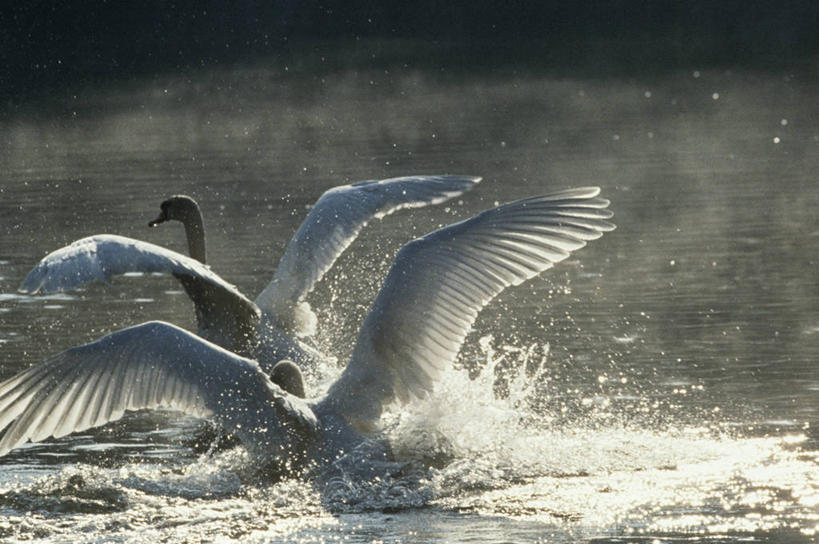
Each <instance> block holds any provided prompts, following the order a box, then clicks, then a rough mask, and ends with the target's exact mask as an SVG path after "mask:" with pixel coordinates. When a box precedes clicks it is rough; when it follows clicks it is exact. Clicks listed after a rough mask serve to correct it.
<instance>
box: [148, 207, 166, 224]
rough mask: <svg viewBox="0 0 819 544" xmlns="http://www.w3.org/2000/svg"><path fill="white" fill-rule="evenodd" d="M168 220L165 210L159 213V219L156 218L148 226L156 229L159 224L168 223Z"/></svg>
mask: <svg viewBox="0 0 819 544" xmlns="http://www.w3.org/2000/svg"><path fill="white" fill-rule="evenodd" d="M167 220H168V217H167V216H166V215H165V210H162V211H161V212H160V213H159V217H157V218H156V219H154V220H153V221H150V222H148V226H149V227H155V226H157V225H158V224H160V223H164V222H165V221H167Z"/></svg>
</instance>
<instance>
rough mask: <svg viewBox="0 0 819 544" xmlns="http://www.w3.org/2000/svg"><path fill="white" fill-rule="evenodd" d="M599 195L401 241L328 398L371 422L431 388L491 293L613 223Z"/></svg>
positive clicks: (579, 192)
mask: <svg viewBox="0 0 819 544" xmlns="http://www.w3.org/2000/svg"><path fill="white" fill-rule="evenodd" d="M599 192H600V191H599V189H598V188H596V187H589V188H579V189H572V190H567V191H562V192H559V193H554V194H550V195H547V196H540V197H534V198H527V199H524V200H519V201H516V202H511V203H508V204H505V205H502V206H498V207H496V208H492V209H490V210H487V211H485V212H483V213H481V214H479V215H477V216H475V217H472V218H471V219H468V220H466V221H463V222H460V223H456V224H453V225H450V226H448V227H445V228H442V229H440V230H437V231H434V232H432V233H430V234H428V235H426V236H424V237H422V238H418V239H416V240H413V241H412V242H410V243H408V244H407V245H405V246H404V247H403V248H402V249H401V250H400V251H399V252H398V255H397V256H396V258H395V260H394V262H393V264H392V267H391V268H390V271H389V273H388V275H387V278H386V279H385V281H384V284H383V286H382V287H381V290H380V291H379V293H378V295H377V296H376V298H375V300H374V301H373V304H372V306H371V307H370V311H369V313H368V314H367V317H366V318H365V320H364V323H363V325H362V326H361V329H360V331H359V334H358V338H357V340H356V345H355V348H354V350H353V354H352V356H351V358H350V363H349V365H348V366H347V368H346V369H345V370H344V372H343V373H342V375H341V376H340V378H339V379H338V380H337V381H336V382H335V383H334V384H333V385H332V386H331V387H330V390H329V391H328V394H327V397H326V398H325V400H324V401H323V402H325V403H329V404H332V405H333V407H334V409H335V410H336V411H338V412H340V413H342V414H344V415H346V416H347V417H349V418H351V419H354V420H357V421H361V422H372V421H375V420H376V419H377V418H378V417H379V416H380V414H381V410H382V407H383V406H384V405H386V404H387V403H389V402H391V401H393V400H394V399H395V398H397V399H399V400H402V401H406V400H407V399H409V398H411V397H422V396H424V395H425V394H427V393H428V392H429V391H431V389H432V387H433V383H434V381H435V379H436V377H437V376H438V375H439V374H440V372H441V371H442V370H443V369H445V368H446V367H447V365H449V364H451V362H452V361H453V360H454V359H455V357H456V355H457V353H458V351H459V350H460V348H461V344H462V343H463V341H464V338H465V337H466V334H467V332H468V331H469V330H470V327H471V326H472V324H473V322H474V321H475V318H476V317H477V315H478V312H479V311H480V310H481V308H483V307H484V306H485V305H486V304H487V303H488V302H489V301H490V300H491V299H492V298H493V297H495V296H496V295H497V294H498V293H500V292H501V291H502V290H503V289H504V288H506V287H508V286H510V285H518V284H520V283H521V282H523V281H525V280H526V279H529V278H531V277H533V276H535V275H537V274H539V273H540V272H543V271H544V270H546V269H548V268H550V267H552V265H554V264H555V263H557V262H559V261H562V260H563V259H565V258H566V257H568V256H569V254H570V253H571V252H572V251H575V250H577V249H579V248H581V247H583V246H584V245H585V244H586V242H588V241H589V240H594V239H596V238H599V237H600V236H601V235H602V234H603V233H604V232H606V231H609V230H612V229H614V225H613V224H612V223H610V222H609V221H607V219H609V218H610V217H611V216H612V213H611V212H610V211H609V210H607V209H606V207H607V206H608V205H609V201H608V200H605V199H603V198H599V197H598V196H597V195H598V194H599Z"/></svg>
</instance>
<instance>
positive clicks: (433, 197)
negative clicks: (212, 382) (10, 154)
mask: <svg viewBox="0 0 819 544" xmlns="http://www.w3.org/2000/svg"><path fill="white" fill-rule="evenodd" d="M480 180H481V178H479V177H474V176H455V175H440V176H408V177H399V178H390V179H384V180H372V181H362V182H358V183H353V184H350V185H342V186H338V187H334V188H332V189H329V190H328V191H326V192H325V193H324V194H322V195H321V197H320V198H319V199H318V201H317V202H316V203H315V205H314V206H313V208H312V209H311V210H310V213H309V214H308V215H307V217H306V218H305V219H304V221H303V222H302V224H301V226H300V227H299V228H298V230H297V231H296V233H295V235H294V236H293V238H292V239H291V240H290V242H289V243H288V245H287V248H286V249H285V252H284V254H283V255H282V257H281V260H280V261H279V265H278V267H277V268H276V272H275V274H274V275H273V279H272V280H271V281H270V283H269V284H268V285H267V286H266V287H265V288H264V290H263V291H262V292H261V293H260V294H259V296H258V297H257V298H256V300H255V301H251V300H250V299H248V298H247V297H245V296H244V295H243V294H242V293H241V292H240V291H239V290H238V289H237V288H236V287H235V286H233V285H232V284H230V283H228V282H226V281H225V280H223V279H222V278H221V277H220V276H219V275H217V274H216V273H214V272H213V271H212V270H211V269H210V268H209V267H208V266H207V265H206V248H205V228H204V221H203V219H202V214H201V212H200V210H199V206H198V205H197V204H196V202H195V201H194V200H193V199H192V198H190V197H187V196H182V195H177V196H174V197H171V198H169V199H167V200H165V201H164V202H163V203H162V204H161V206H160V210H161V211H160V215H159V216H158V217H157V218H156V219H154V220H153V221H151V222H150V223H149V225H150V226H156V225H158V224H160V223H163V222H165V221H171V220H177V221H181V222H182V223H183V224H184V226H185V233H186V237H187V241H188V249H189V252H190V257H186V256H185V255H182V254H180V253H177V252H175V251H171V250H169V249H166V248H162V247H160V246H157V245H154V244H150V243H148V242H143V241H140V240H134V239H132V238H126V237H123V236H116V235H111V234H99V235H95V236H90V237H88V238H83V239H81V240H77V241H76V242H74V243H72V244H71V245H68V246H66V247H63V248H60V249H58V250H56V251H54V252H52V253H50V254H48V255H47V256H46V257H44V258H43V259H42V260H41V261H40V262H39V263H38V264H37V265H36V266H35V267H34V268H33V269H32V270H31V272H30V273H29V274H28V275H27V276H26V278H25V279H24V280H23V282H22V285H21V286H20V291H21V292H23V293H28V294H35V293H37V292H45V293H53V292H57V291H64V290H67V289H73V288H76V287H80V286H82V285H85V284H87V283H89V282H92V281H102V282H108V281H109V280H110V278H112V277H113V276H117V275H121V274H125V273H128V272H163V273H170V274H173V275H174V276H175V277H176V278H177V279H178V280H179V281H180V282H181V284H182V286H183V288H184V289H185V291H186V292H187V294H188V296H189V297H190V298H191V300H192V301H193V303H194V308H195V311H196V317H197V322H198V327H197V334H199V336H201V337H202V338H205V339H207V340H209V341H211V342H213V343H215V344H217V345H219V346H222V347H223V348H225V349H227V350H229V351H232V352H234V353H236V354H239V355H242V356H244V357H247V358H250V359H254V360H256V361H258V362H259V363H260V364H261V365H262V366H263V367H264V368H265V369H266V371H268V372H271V371H272V367H273V365H275V364H276V363H278V362H279V361H280V360H282V359H289V360H292V361H294V362H295V363H297V364H300V365H303V366H312V365H314V364H315V362H316V361H317V360H321V359H322V354H321V353H320V352H319V351H318V350H317V349H316V348H314V347H313V346H312V345H311V344H310V343H308V342H307V341H306V338H307V337H309V336H311V335H312V334H314V332H315V323H316V317H315V314H314V313H313V312H312V310H311V309H310V306H309V304H308V303H307V302H306V301H305V300H304V298H305V297H306V296H307V294H308V293H309V292H310V291H311V290H312V288H313V285H315V284H316V283H317V282H318V281H319V280H320V279H321V278H322V276H323V275H324V274H325V272H327V270H329V269H330V267H331V266H332V265H333V263H334V262H335V260H336V259H337V258H338V257H339V255H341V253H342V252H343V251H344V250H345V249H346V248H347V247H348V246H349V245H350V243H352V241H353V240H354V239H355V238H356V236H357V235H358V233H359V232H360V231H361V229H362V228H363V227H364V226H365V225H366V224H367V223H368V222H369V221H370V220H371V219H373V218H379V219H380V218H382V217H384V216H386V215H389V214H391V213H393V212H395V211H397V210H400V209H403V208H417V207H421V206H426V205H429V204H438V203H441V202H444V201H446V200H448V199H450V198H453V197H455V196H458V195H461V194H463V193H464V192H465V191H468V190H470V189H471V188H472V187H474V186H475V184H477V183H479V182H480Z"/></svg>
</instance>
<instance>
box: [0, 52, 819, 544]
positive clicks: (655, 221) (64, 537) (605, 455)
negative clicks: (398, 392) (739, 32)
mask: <svg viewBox="0 0 819 544" xmlns="http://www.w3.org/2000/svg"><path fill="white" fill-rule="evenodd" d="M816 90H817V89H816V84H815V83H814V82H810V81H809V80H808V79H807V78H806V76H804V75H801V74H793V75H792V74H775V75H762V76H761V75H754V74H736V73H730V72H708V71H702V72H696V73H686V74H672V75H669V76H666V77H663V78H657V79H652V80H644V81H596V80H571V79H563V80H553V79H548V78H545V77H534V76H531V77H515V78H509V79H501V78H497V79H492V78H482V79H480V80H477V79H469V78H466V77H464V76H458V77H450V76H448V75H447V74H431V73H425V72H417V71H410V70H402V69H396V70H392V71H389V72H377V73H375V72H364V71H348V72H334V73H327V74H323V75H316V76H315V77H306V76H304V75H295V74H292V73H291V72H290V71H286V70H285V69H284V67H279V66H273V67H265V68H257V69H248V70H242V71H231V72H212V73H203V74H197V75H194V76H190V78H187V77H178V78H176V77H170V78H167V79H166V80H163V81H155V82H150V83H147V84H145V85H139V86H135V87H133V88H129V89H126V90H123V91H121V92H120V91H117V92H111V91H109V90H92V91H89V92H88V94H87V95H86V96H82V95H79V96H77V98H76V99H72V100H71V101H69V102H68V103H66V104H65V105H64V108H63V109H62V111H59V112H58V113H57V114H56V115H51V114H49V115H48V116H45V115H44V116H43V118H42V119H30V118H17V119H11V120H9V121H6V122H4V124H3V125H2V127H0V136H2V142H3V145H2V146H0V163H2V164H3V166H4V167H3V171H2V177H1V178H0V231H2V233H3V237H2V241H3V243H2V244H0V316H2V319H0V378H5V377H7V376H9V375H11V374H12V373H14V372H15V371H17V370H19V369H21V368H24V367H25V366H27V365H30V364H32V363H34V362H35V361H38V360H40V359H41V358H43V357H45V356H47V355H49V354H53V353H55V352H57V351H60V350H63V349H65V348H67V347H69V346H72V345H77V344H80V343H83V342H86V341H89V340H91V339H94V338H96V337H99V336H100V335H102V334H104V333H107V332H109V331H111V330H115V329H118V328H121V327H124V326H127V325H131V324H135V323H139V322H142V321H144V320H146V319H149V318H151V319H163V320H167V321H171V322H173V323H177V324H180V325H183V326H187V327H189V328H192V326H193V315H192V308H191V305H190V303H189V302H188V301H187V299H186V297H185V295H184V294H183V293H182V292H181V290H179V287H178V285H177V284H176V283H175V282H174V281H173V280H172V279H170V278H166V277H161V276H152V275H148V276H138V277H126V278H119V279H117V280H115V281H114V282H113V283H112V285H107V286H106V285H94V286H89V287H88V288H86V289H84V290H81V291H77V292H72V293H66V294H61V295H56V296H48V297H29V296H23V295H19V294H17V293H16V287H17V285H19V282H20V281H21V280H22V278H23V277H24V276H25V274H26V273H27V271H28V270H29V269H30V267H31V266H33V264H34V263H35V262H36V261H37V260H38V259H39V258H41V257H42V256H43V255H45V254H46V253H47V252H49V251H51V250H53V249H56V248H57V247H59V246H62V245H65V244H67V243H69V242H71V241H73V240H75V239H77V238H80V237H82V236H86V235H89V234H93V233H100V232H111V233H116V234H121V235H126V236H132V237H135V238H141V239H145V240H148V241H151V242H154V243H159V244H161V245H166V246H168V247H171V248H174V249H177V250H180V251H184V248H185V244H184V238H183V235H182V232H181V231H180V230H178V229H174V228H172V227H169V228H166V229H159V230H153V229H151V230H149V229H148V228H147V227H146V223H147V221H148V220H150V219H152V218H153V217H154V216H155V215H156V210H157V206H158V204H159V202H160V201H161V200H163V199H164V198H165V197H167V196H168V195H169V194H171V193H187V194H191V195H192V196H194V197H195V198H196V199H197V200H198V201H199V202H200V204H201V205H202V207H203V208H204V212H205V220H206V223H207V229H208V236H209V240H208V241H209V244H210V247H209V254H210V260H211V263H212V266H213V267H214V269H215V270H216V271H218V272H219V273H220V274H221V275H222V276H223V277H225V278H227V279H228V280H230V281H232V282H234V283H236V284H237V285H238V287H239V288H240V289H241V290H242V291H243V292H247V293H254V292H258V291H259V290H260V289H261V288H262V287H263V286H264V285H265V284H266V283H267V281H268V280H269V277H270V275H271V273H272V271H273V270H274V268H275V261H276V259H277V258H278V256H279V255H281V253H282V251H283V248H284V245H285V243H286V242H287V240H288V239H289V237H290V236H291V235H292V233H293V232H294V231H295V229H296V228H297V227H298V224H299V222H300V220H301V219H302V217H303V216H304V214H305V210H306V207H307V206H309V204H310V203H312V202H313V201H314V200H315V199H316V198H317V197H318V195H319V194H320V193H321V192H322V191H323V190H325V189H327V188H328V187H330V186H332V185H335V184H339V183H342V182H348V181H355V180H359V179H366V178H377V177H387V176H393V175H399V174H407V173H438V172H449V173H464V174H478V175H483V176H484V178H485V180H484V182H483V183H482V184H481V186H480V187H479V188H478V189H476V190H475V191H473V192H472V193H470V194H468V195H465V196H464V197H462V199H461V201H459V202H454V203H450V204H449V205H447V206H442V207H436V208H429V209H423V210H415V211H412V212H411V213H403V214H400V215H396V216H391V217H389V218H387V219H385V220H384V221H376V222H375V223H374V224H373V225H371V226H370V227H369V228H368V230H366V231H364V233H363V235H362V237H361V238H360V239H359V240H358V241H357V242H356V243H355V244H354V245H353V247H351V249H350V251H349V253H348V254H345V256H344V257H342V259H341V260H340V261H339V263H338V264H337V265H336V266H335V268H334V269H333V270H332V271H331V273H330V274H329V275H328V277H327V278H326V279H325V280H324V281H323V282H322V283H321V285H319V286H318V288H317V289H316V291H315V292H314V293H313V294H312V295H311V297H312V298H311V303H312V304H313V306H314V308H316V309H317V310H318V311H319V314H320V320H321V321H320V333H319V334H320V338H319V342H320V343H321V344H322V346H323V347H324V348H325V349H326V351H328V352H330V353H333V354H334V355H336V356H337V357H338V359H339V361H344V360H346V357H348V356H349V350H350V347H349V346H351V345H352V342H353V340H354V335H355V333H356V330H357V326H358V324H359V323H360V321H361V319H362V317H363V315H364V313H365V312H366V309H367V307H368V304H369V301H370V300H371V299H372V297H373V295H374V293H375V291H376V290H377V288H378V286H379V285H380V282H381V280H382V279H383V277H384V274H385V273H386V269H387V267H388V266H389V263H390V260H391V258H392V255H393V254H394V252H395V251H396V250H397V248H398V247H400V246H401V244H403V243H405V242H406V241H408V240H409V239H410V238H412V237H414V236H417V235H421V234H423V233H426V232H428V231H430V230H432V229H434V228H436V227H437V226H439V225H441V224H445V223H450V222H453V221H456V220H460V219H463V218H465V217H467V216H469V215H471V214H473V213H475V212H477V211H479V210H481V209H484V208H486V207H489V206H491V205H493V204H494V203H495V202H501V201H506V200H511V199H514V198H520V197H524V196H529V195H533V194H537V193H543V192H548V191H551V190H556V189H561V188H565V187H569V186H576V185H584V184H597V185H600V186H601V187H603V192H604V195H605V196H607V197H608V198H610V199H611V200H612V209H613V210H614V211H615V213H616V216H615V221H616V223H617V225H618V230H616V231H615V232H613V233H609V234H607V235H606V236H605V237H604V238H603V239H601V240H599V241H597V242H596V243H594V244H591V245H590V246H589V247H587V248H585V249H583V250H582V251H580V252H578V253H577V254H576V256H574V257H573V258H572V259H571V260H570V261H568V262H566V263H563V264H562V265H561V266H559V267H557V268H555V269H554V270H552V271H549V272H547V273H546V274H544V276H543V278H540V279H537V280H535V281H532V282H529V283H527V284H525V285H523V286H521V287H520V288H517V289H513V290H510V291H508V292H506V293H504V294H503V295H502V296H501V297H499V298H498V299H497V300H496V301H495V302H493V304H492V305H491V306H490V307H488V308H487V309H486V311H485V312H483V313H482V314H481V316H480V318H479V320H478V322H477V323H476V325H475V333H474V334H473V335H471V336H470V337H469V339H468V341H467V343H466V345H465V346H464V349H463V350H462V354H461V356H460V357H459V360H458V362H457V365H456V366H457V368H456V369H453V370H452V371H451V372H449V373H447V375H446V376H445V379H444V380H443V382H442V383H441V384H440V386H439V388H438V390H437V393H436V395H434V396H433V397H431V398H430V399H427V400H425V401H424V402H423V403H420V405H413V406H410V407H408V408H407V409H406V410H400V411H396V412H395V413H393V414H391V416H390V417H389V419H388V421H387V426H386V433H387V434H388V436H389V437H390V442H391V444H392V447H393V450H394V452H395V454H396V463H395V464H390V465H389V466H385V467H382V469H381V470H382V471H381V472H380V473H379V476H378V478H376V479H373V480H367V481H361V480H359V479H356V478H354V477H352V476H351V475H350V474H348V473H347V472H346V471H345V465H344V464H343V463H340V464H339V465H338V466H337V467H335V469H336V472H334V473H332V474H331V476H328V477H326V478H321V479H317V480H316V481H314V482H308V483H305V482H297V481H288V482H281V483H278V484H275V485H271V484H268V483H265V482H264V481H263V480H262V479H260V478H259V476H258V475H257V474H255V473H254V471H253V464H252V462H251V461H250V460H248V459H247V458H246V457H245V455H244V453H243V452H242V451H240V450H239V451H231V452H224V453H220V454H216V455H214V456H198V455H196V454H194V453H193V452H192V451H191V450H190V449H188V448H187V447H186V445H185V444H186V443H185V438H186V437H187V436H189V435H190V434H191V433H194V432H195V431H196V429H197V426H198V422H196V421H193V420H188V419H179V418H177V417H176V416H175V415H173V414H158V415H150V416H148V415H146V414H137V415H134V416H130V417H128V418H126V419H125V420H123V421H121V422H118V423H115V424H112V425H110V426H107V427H104V428H102V429H98V430H94V431H93V432H88V433H83V434H81V435H78V436H73V437H68V438H65V439H61V440H53V441H49V442H48V443H46V444H38V445H31V446H29V447H26V448H24V449H20V450H18V451H16V452H13V453H12V454H11V455H9V456H8V457H6V458H3V459H2V460H0V463H2V464H3V465H4V467H5V469H4V470H3V471H2V475H0V513H2V515H0V535H2V536H4V537H16V538H36V537H40V538H48V539H51V540H54V541H72V542H77V541H101V540H103V539H104V538H119V539H121V540H129V541H130V540H135V541H146V542H150V541H156V540H158V539H170V540H185V539H188V540H197V539H215V538H217V537H219V538H236V539H242V541H271V540H274V541H275V540H280V541H303V542H312V541H334V540H345V541H362V542H365V541H366V542H369V541H371V540H383V541H398V540H401V541H404V542H408V541H414V542H445V541H451V540H455V539H459V540H479V541H490V542H491V541H536V540H557V541H569V540H573V539H577V538H592V537H594V538H600V539H601V540H605V539H614V538H619V539H625V540H639V539H641V538H648V539H652V538H657V539H658V540H661V541H662V540H664V539H666V540H670V539H682V540H685V539H697V538H704V537H708V538H711V539H714V540H718V541H731V542H733V541H738V540H747V539H752V540H753V539H756V540H761V541H765V540H768V541H773V540H781V539H787V540H795V541H799V540H804V541H807V540H810V539H811V538H815V533H816V530H817V526H819V514H817V507H819V503H818V502H817V496H819V480H817V470H816V469H817V463H818V462H819V457H817V455H818V454H817V450H818V449H819V448H818V447H817V434H816V429H817V426H818V425H819V416H817V406H819V402H817V401H818V400H819V371H817V367H816V364H815V354H816V353H817V352H819V306H817V303H816V300H817V295H819V291H818V287H817V286H818V285H819V284H817V282H816V273H815V270H816V262H815V259H816V255H817V252H819V224H817V221H816V213H815V210H816V209H817V204H819V202H818V201H819V193H817V192H816V190H815V176H814V174H813V172H816V171H817V169H819V168H817V167H819V164H817V163H818V162H819V159H818V158H817V157H819V154H818V153H817V149H819V129H817V127H816V125H815V123H814V120H815V119H816V116H817V106H816V104H815V100H814V97H815V95H816ZM337 372H338V369H337V368H335V367H328V368H324V369H322V373H321V375H318V376H314V377H312V378H313V380H312V381H313V383H311V384H310V385H311V386H312V387H313V390H314V391H315V390H317V389H318V388H319V387H320V386H321V384H322V383H326V381H327V380H329V379H331V378H332V376H334V375H335V374H336V373H337ZM348 461H350V462H354V461H355V458H354V457H353V458H352V459H350V460H348ZM102 535H107V536H105V537H104V536H102ZM112 535H113V536H112Z"/></svg>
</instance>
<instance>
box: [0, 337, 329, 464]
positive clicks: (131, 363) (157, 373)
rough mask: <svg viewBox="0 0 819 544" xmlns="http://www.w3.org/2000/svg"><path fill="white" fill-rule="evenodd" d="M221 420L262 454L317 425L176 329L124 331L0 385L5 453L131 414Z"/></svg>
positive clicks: (284, 397)
mask: <svg viewBox="0 0 819 544" xmlns="http://www.w3.org/2000/svg"><path fill="white" fill-rule="evenodd" d="M154 408H167V409H174V410H179V411H182V412H185V413H187V414H190V415H193V416H195V417H205V418H213V419H214V420H216V421H217V422H218V423H219V424H220V425H222V426H223V427H224V428H225V429H226V430H228V431H230V432H233V433H235V434H237V435H238V436H239V438H240V439H241V440H242V441H243V442H244V443H245V445H247V446H248V447H249V449H251V450H253V451H254V452H255V453H258V454H260V455H270V456H275V455H281V454H283V452H282V451H281V448H283V447H286V444H288V443H294V442H292V441H291V440H290V438H291V436H290V435H297V437H298V436H300V433H303V432H305V429H307V430H308V431H309V429H312V428H313V427H315V417H314V416H313V414H312V412H310V411H309V409H306V408H305V405H304V404H303V403H302V402H301V401H300V400H299V399H296V398H295V397H292V396H290V395H288V394H287V393H285V392H284V391H282V390H281V389H279V388H278V387H277V386H275V385H274V384H272V383H271V382H270V380H269V379H268V378H267V376H266V375H265V374H264V372H262V371H261V370H260V369H259V366H258V365H257V364H256V363H255V362H253V361H251V360H249V359H244V358H242V357H239V356H237V355H234V354H232V353H230V352H228V351H226V350H224V349H222V348H220V347H218V346H216V345H214V344H211V343H210V342H207V341H205V340H202V339H201V338H199V337H197V336H195V335H193V334H191V333H189V332H187V331H185V330H183V329H180V328H178V327H175V326H174V325H170V324H168V323H162V322H159V321H154V322H149V323H145V324H142V325H138V326H136V327H131V328H128V329H123V330H121V331H118V332H115V333H112V334H109V335H107V336H104V337H103V338H101V339H99V340H97V341H95V342H92V343H90V344H86V345H84V346H80V347H76V348H72V349H69V350H67V351H64V352H63V353H60V354H59V355H56V356H54V357H51V358H49V359H46V360H45V361H43V362H42V363H41V364H39V365H36V366H33V367H31V368H29V369H28V370H25V371H23V372H21V373H20V374H18V375H16V376H14V377H12V378H10V379H8V380H6V381H5V382H3V383H0V430H2V429H4V428H5V429H6V430H5V433H4V434H3V435H2V439H0V455H5V454H6V453H8V451H9V450H11V449H13V448H15V447H17V446H19V445H21V444H23V443H25V442H27V441H29V440H30V441H32V442H37V441H40V440H43V439H45V438H47V437H50V436H55V437H60V436H64V435H67V434H69V433H72V432H76V431H82V430H84V429H88V428H91V427H96V426H99V425H103V424H105V423H107V422H109V421H115V420H117V419H119V418H121V417H122V415H123V413H124V412H125V411H126V410H141V409H154Z"/></svg>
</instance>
